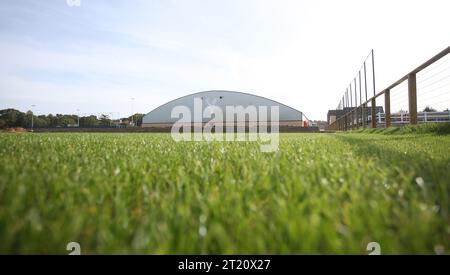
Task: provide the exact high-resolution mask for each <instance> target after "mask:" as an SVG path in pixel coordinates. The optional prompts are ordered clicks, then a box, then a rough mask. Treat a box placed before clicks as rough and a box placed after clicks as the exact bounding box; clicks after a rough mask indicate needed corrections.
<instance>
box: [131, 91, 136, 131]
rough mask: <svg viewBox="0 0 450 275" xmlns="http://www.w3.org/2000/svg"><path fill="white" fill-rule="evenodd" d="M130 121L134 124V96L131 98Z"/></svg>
mask: <svg viewBox="0 0 450 275" xmlns="http://www.w3.org/2000/svg"><path fill="white" fill-rule="evenodd" d="M131 123H132V125H133V126H135V125H134V97H132V98H131Z"/></svg>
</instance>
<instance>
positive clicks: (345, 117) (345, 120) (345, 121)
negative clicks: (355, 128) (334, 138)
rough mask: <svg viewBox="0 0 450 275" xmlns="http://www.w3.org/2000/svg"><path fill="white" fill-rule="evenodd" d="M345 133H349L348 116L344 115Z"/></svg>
mask: <svg viewBox="0 0 450 275" xmlns="http://www.w3.org/2000/svg"><path fill="white" fill-rule="evenodd" d="M344 131H347V115H346V114H345V115H344Z"/></svg>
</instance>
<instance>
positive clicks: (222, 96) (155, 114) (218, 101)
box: [143, 91, 303, 124]
mask: <svg viewBox="0 0 450 275" xmlns="http://www.w3.org/2000/svg"><path fill="white" fill-rule="evenodd" d="M194 99H200V100H201V108H202V111H201V112H202V113H203V111H204V110H205V109H206V108H207V107H209V106H216V107H218V108H220V109H221V110H222V113H223V116H224V119H225V115H226V107H227V106H231V107H237V106H242V107H243V108H244V109H246V110H250V109H248V107H251V106H253V107H255V108H256V109H257V110H259V109H262V110H263V108H264V107H266V108H267V120H268V121H271V116H270V113H271V107H274V106H277V107H278V109H279V118H278V119H279V120H281V121H301V120H303V114H302V112H301V111H298V110H296V109H294V108H292V107H289V106H287V105H285V104H282V103H280V102H277V101H274V100H271V99H268V98H265V97H261V96H257V95H253V94H247V93H241V92H232V91H206V92H199V93H195V94H190V95H187V96H183V97H180V98H178V99H175V100H172V101H169V102H167V103H165V104H163V105H161V106H159V107H157V108H156V109H154V110H153V111H151V112H149V113H148V114H147V115H145V116H144V118H143V123H144V124H148V123H174V122H176V121H177V120H178V118H177V117H175V118H172V116H171V113H172V110H173V109H174V108H175V107H177V106H186V107H187V108H188V109H189V110H191V112H192V113H193V112H194V109H195V107H197V106H194ZM191 117H192V118H193V115H192V116H191ZM209 120H210V119H209V118H203V119H202V121H204V122H206V121H209Z"/></svg>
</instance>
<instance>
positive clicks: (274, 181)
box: [0, 132, 450, 254]
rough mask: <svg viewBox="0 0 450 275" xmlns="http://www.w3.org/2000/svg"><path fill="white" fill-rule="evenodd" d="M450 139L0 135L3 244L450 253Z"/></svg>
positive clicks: (62, 250) (42, 248) (22, 247)
mask: <svg viewBox="0 0 450 275" xmlns="http://www.w3.org/2000/svg"><path fill="white" fill-rule="evenodd" d="M449 153H450V135H434V134H401V135H400V134H396V133H395V132H393V133H391V134H390V135H383V134H374V133H350V134H282V135H281V139H280V149H279V151H278V152H276V153H261V152H260V147H259V145H258V144H256V143H242V142H234V143H219V142H217V143H206V142H205V143H194V142H180V143H175V142H174V141H172V139H171V137H170V135H168V134H68V133H65V134H56V133H53V134H30V133H26V134H0V154H1V158H0V253H58V254H67V253H68V252H67V251H66V244H67V243H68V242H71V241H76V242H79V243H80V244H81V253H83V254H87V253H107V254H110V253H151V254H155V253H156V254H167V253H171V254H172V253H177V254H179V253H187V254H191V253H218V254H223V253H239V254H243V253H257V254H263V253H264V254H265V253H270V254H272V253H273V254H303V253H320V254H331V253H357V254H367V253H368V252H367V251H366V245H367V243H369V242H372V241H374V242H378V243H379V244H380V245H381V253H382V254H390V253H393V254H397V253H408V254H415V253H430V254H434V253H435V252H436V251H437V252H439V253H441V252H443V251H444V253H446V254H448V253H449V250H450V216H449V210H450V154H449Z"/></svg>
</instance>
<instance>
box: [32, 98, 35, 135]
mask: <svg viewBox="0 0 450 275" xmlns="http://www.w3.org/2000/svg"><path fill="white" fill-rule="evenodd" d="M34 107H36V105H34V104H33V105H31V132H33V131H34V130H33V129H34V112H33V108H34Z"/></svg>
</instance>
